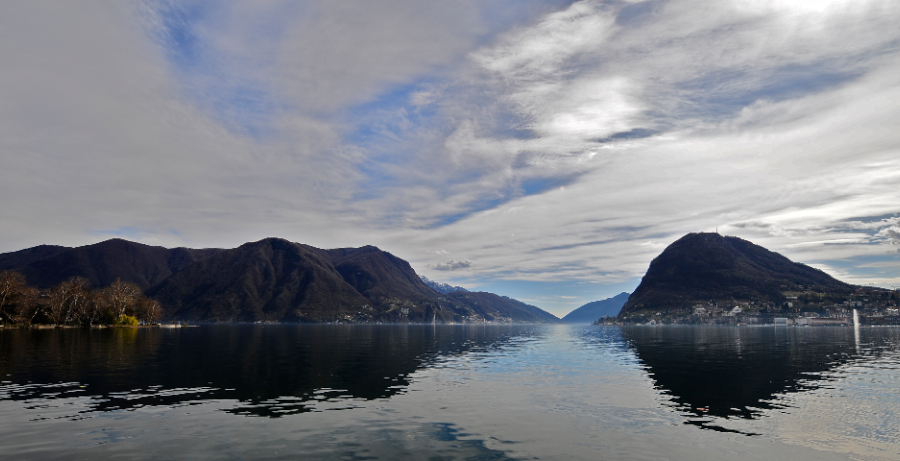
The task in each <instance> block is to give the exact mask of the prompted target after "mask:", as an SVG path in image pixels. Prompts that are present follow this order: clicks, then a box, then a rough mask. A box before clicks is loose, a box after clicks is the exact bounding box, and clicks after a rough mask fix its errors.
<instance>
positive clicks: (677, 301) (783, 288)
mask: <svg viewBox="0 0 900 461" xmlns="http://www.w3.org/2000/svg"><path fill="white" fill-rule="evenodd" d="M852 289H854V287H853V286H851V285H848V284H846V283H844V282H841V281H839V280H836V279H834V278H833V277H831V276H830V275H828V274H826V273H824V272H822V271H820V270H818V269H814V268H812V267H809V266H807V265H805V264H800V263H795V262H792V261H791V260H789V259H788V258H785V257H784V256H782V255H780V254H778V253H774V252H772V251H769V250H767V249H765V248H763V247H761V246H758V245H754V244H753V243H750V242H748V241H746V240H743V239H740V238H737V237H728V236H722V235H719V234H715V233H697V234H688V235H685V236H684V237H682V238H680V239H678V240H677V241H676V242H674V243H672V244H671V245H669V247H668V248H666V249H665V250H664V251H663V252H662V253H661V254H660V255H659V256H657V257H656V259H654V260H653V262H651V263H650V268H649V269H648V270H647V273H646V275H644V278H643V280H641V284H640V285H639V286H638V288H637V289H636V290H635V291H634V293H633V294H632V295H631V297H629V299H628V302H626V303H625V306H624V307H623V308H622V312H621V314H630V313H636V312H639V311H642V310H648V311H670V310H683V309H689V308H690V307H691V306H692V305H693V304H695V303H701V302H709V301H727V302H729V303H731V302H734V301H748V302H756V303H758V304H762V303H773V304H780V303H782V302H783V301H784V300H785V295H784V293H785V292H797V291H809V292H817V293H829V292H835V291H850V290H852Z"/></svg>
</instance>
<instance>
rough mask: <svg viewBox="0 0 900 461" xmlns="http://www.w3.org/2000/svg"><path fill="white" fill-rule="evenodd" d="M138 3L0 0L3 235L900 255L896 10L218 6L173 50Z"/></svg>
mask: <svg viewBox="0 0 900 461" xmlns="http://www.w3.org/2000/svg"><path fill="white" fill-rule="evenodd" d="M141 5H142V7H143V9H139V11H133V10H130V9H129V8H128V7H126V6H125V5H124V4H119V3H112V4H79V6H78V7H74V6H70V5H68V4H58V3H55V4H52V6H49V7H48V6H45V5H42V4H40V3H37V2H28V3H8V4H3V6H2V7H0V8H3V11H2V12H0V13H2V14H0V56H2V57H3V60H4V63H5V64H6V65H4V66H0V88H2V92H0V95H2V96H0V97H2V104H0V153H2V168H0V194H2V196H3V197H15V199H12V200H10V199H7V200H6V201H5V202H4V210H3V211H4V226H3V230H2V233H0V235H2V237H3V242H4V246H5V248H3V249H2V250H3V251H11V250H16V249H20V248H23V247H25V246H31V245H36V244H40V243H57V244H83V243H91V242H92V241H94V240H95V239H96V237H97V235H99V234H104V233H106V234H108V233H109V232H118V231H120V230H121V229H131V230H132V231H133V233H134V235H137V236H140V238H141V240H142V241H148V242H151V241H152V242H153V243H158V244H164V245H192V246H234V245H237V244H239V243H242V242H243V241H247V240H253V239H258V238H262V237H265V236H269V235H277V236H282V237H286V238H289V239H291V240H295V241H302V242H304V243H309V244H313V245H316V246H323V247H330V246H331V247H336V246H351V245H362V244H368V243H371V244H376V245H379V246H380V247H382V248H385V249H387V250H389V251H392V252H393V253H395V254H398V255H399V256H401V257H404V258H407V259H410V260H412V261H413V263H414V266H415V267H417V268H422V269H423V271H427V270H442V269H439V267H440V268H443V269H444V270H446V269H450V268H454V269H457V270H458V272H455V273H454V276H456V275H457V274H459V275H460V276H461V277H462V276H466V277H473V278H478V277H484V278H497V279H510V280H512V279H518V280H536V281H537V280H543V281H566V280H568V281H571V280H589V281H599V282H602V283H625V282H627V281H636V280H637V278H638V277H640V275H641V274H643V271H645V270H646V267H647V265H648V264H649V261H650V260H651V259H652V258H653V257H654V256H655V255H656V254H658V253H659V251H660V250H661V248H663V247H664V246H665V245H667V244H668V243H671V242H672V241H674V240H675V239H676V238H678V237H680V236H681V235H682V234H684V233H686V232H691V231H713V230H714V229H716V227H717V226H718V227H719V230H720V232H722V233H728V234H736V235H738V236H741V237H745V238H748V239H750V240H752V241H754V242H756V243H760V244H763V245H764V246H767V247H769V248H771V249H773V250H775V251H782V252H784V253H785V254H786V255H788V256H790V257H792V258H795V259H799V260H803V261H817V262H818V263H827V262H828V261H839V260H848V259H852V258H854V257H860V256H870V257H880V256H884V255H887V254H895V253H894V252H895V250H896V248H897V246H896V244H897V243H898V237H897V232H900V228H898V227H897V222H896V220H895V219H894V218H890V216H894V215H895V213H898V212H900V207H898V205H897V204H898V203H900V196H898V194H900V193H898V192H897V191H898V190H900V188H898V187H897V184H898V183H900V162H898V161H897V160H896V159H897V158H900V156H898V153H900V152H898V151H900V136H898V134H897V133H896V131H897V130H896V127H897V126H898V122H900V109H898V108H897V107H896V104H895V101H897V100H900V79H898V77H897V75H900V73H898V70H900V56H898V52H897V51H896V46H895V43H897V40H900V31H898V29H897V28H896V24H897V23H898V22H900V6H898V5H897V4H896V2H890V1H863V0H858V1H853V2H842V1H830V2H806V3H803V2H801V3H797V2H765V3H763V2H746V1H737V0H735V1H713V0H710V1H701V0H696V1H694V0H684V1H670V2H658V3H630V4H629V3H616V2H612V3H605V2H597V1H581V2H576V3H574V4H572V5H571V6H568V7H564V8H561V10H560V11H555V12H552V11H551V12H548V14H540V12H541V11H547V10H549V9H551V7H552V6H553V5H551V6H532V7H529V8H524V7H523V9H522V11H524V10H528V11H530V12H527V13H521V14H520V13H516V14H515V15H513V13H510V11H515V10H516V9H511V8H508V5H506V4H499V6H498V5H491V4H487V3H483V2H451V3H442V4H440V5H439V6H434V5H428V6H423V5H422V4H418V3H415V2H409V3H407V2H399V1H398V2H386V3H372V2H369V3H365V4H360V3H353V4H350V3H344V2H327V3H313V4H298V3H294V2H285V3H282V2H265V3H262V4H261V3H254V4H227V5H226V4H210V5H207V8H209V11H208V13H209V14H208V15H207V16H204V17H203V18H202V20H198V21H199V22H198V23H196V24H193V23H190V18H182V19H183V20H184V21H186V22H185V23H184V24H181V26H183V27H186V28H187V29H185V30H183V31H182V32H190V34H188V35H189V36H188V38H187V39H185V40H188V41H190V40H194V42H190V43H187V42H186V43H184V44H182V45H183V49H181V48H178V49H176V48H171V47H170V46H172V44H171V43H170V42H171V41H172V40H175V37H174V35H172V36H166V35H165V33H164V32H166V31H169V32H172V31H171V30H169V29H167V27H172V26H171V24H169V25H167V23H166V21H167V20H172V18H171V17H167V16H165V14H166V13H165V11H164V12H162V13H160V10H159V9H158V5H157V4H154V3H146V4H141ZM172 5H173V8H175V9H177V8H179V4H172ZM530 5H534V4H533V3H532V4H530ZM698 12H702V13H698ZM504 14H507V15H513V16H503V15H504ZM191 24H193V26H192V25H191ZM191 27H193V28H191ZM502 28H506V29H502ZM176 29H177V28H176ZM148 31H150V33H148ZM176 31H177V30H176ZM161 37H162V38H161ZM166 37H168V38H166ZM166 40H169V42H166ZM161 41H162V42H166V43H168V45H166V46H161V45H162V44H161ZM176 41H177V40H176ZM163 44H165V43H163ZM182 45H179V46H182ZM167 47H168V48H167ZM192 47H193V48H192ZM179 53H180V54H179ZM104 235H105V234H104ZM435 249H439V250H435ZM449 254H453V255H465V256H466V258H469V259H459V258H457V259H453V260H450V261H447V260H446V258H447V257H448V256H446V255H449ZM470 260H471V261H477V263H478V264H477V265H475V264H472V263H471V262H470ZM464 266H465V267H464ZM834 267H837V265H834ZM429 268H430V269H429ZM857 276H860V275H858V273H857ZM860 277H861V276H860ZM562 295H565V293H562Z"/></svg>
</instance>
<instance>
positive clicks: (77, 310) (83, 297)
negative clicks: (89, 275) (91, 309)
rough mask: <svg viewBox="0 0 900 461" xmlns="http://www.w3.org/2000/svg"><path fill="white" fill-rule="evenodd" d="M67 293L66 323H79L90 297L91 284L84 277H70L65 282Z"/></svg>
mask: <svg viewBox="0 0 900 461" xmlns="http://www.w3.org/2000/svg"><path fill="white" fill-rule="evenodd" d="M65 284H66V287H67V288H66V290H67V291H68V293H69V302H68V303H67V305H66V320H65V321H66V322H67V323H68V322H74V323H81V322H82V321H83V319H82V313H83V312H84V311H85V309H84V306H86V305H87V302H88V298H89V297H90V295H91V282H90V281H88V279H86V278H84V277H72V278H70V279H69V280H68V281H66V282H65Z"/></svg>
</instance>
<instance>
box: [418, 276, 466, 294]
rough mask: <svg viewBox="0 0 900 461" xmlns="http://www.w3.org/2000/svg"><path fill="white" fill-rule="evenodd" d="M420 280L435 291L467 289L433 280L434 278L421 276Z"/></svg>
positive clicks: (448, 291) (445, 292)
mask: <svg viewBox="0 0 900 461" xmlns="http://www.w3.org/2000/svg"><path fill="white" fill-rule="evenodd" d="M422 281H423V282H425V285H428V286H429V287H431V289H432V290H434V291H437V292H438V293H444V294H447V293H452V292H454V291H469V290H467V289H465V288H463V287H457V286H453V285H450V284H449V283H441V282H435V281H434V280H429V279H428V277H425V276H424V275H423V276H422Z"/></svg>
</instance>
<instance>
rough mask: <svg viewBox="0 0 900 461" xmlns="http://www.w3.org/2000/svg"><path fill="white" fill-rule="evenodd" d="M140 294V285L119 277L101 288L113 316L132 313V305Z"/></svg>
mask: <svg viewBox="0 0 900 461" xmlns="http://www.w3.org/2000/svg"><path fill="white" fill-rule="evenodd" d="M142 296H143V295H142V294H141V289H140V287H138V286H137V285H135V284H133V283H128V282H123V281H122V280H120V279H116V281H115V282H113V283H112V285H110V286H108V287H106V288H104V289H103V297H104V298H105V300H106V302H107V303H108V308H109V309H110V310H111V311H112V312H111V313H112V316H113V318H118V317H119V316H121V315H131V314H133V313H134V307H135V305H136V304H137V302H138V300H139V298H141V297H142Z"/></svg>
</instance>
